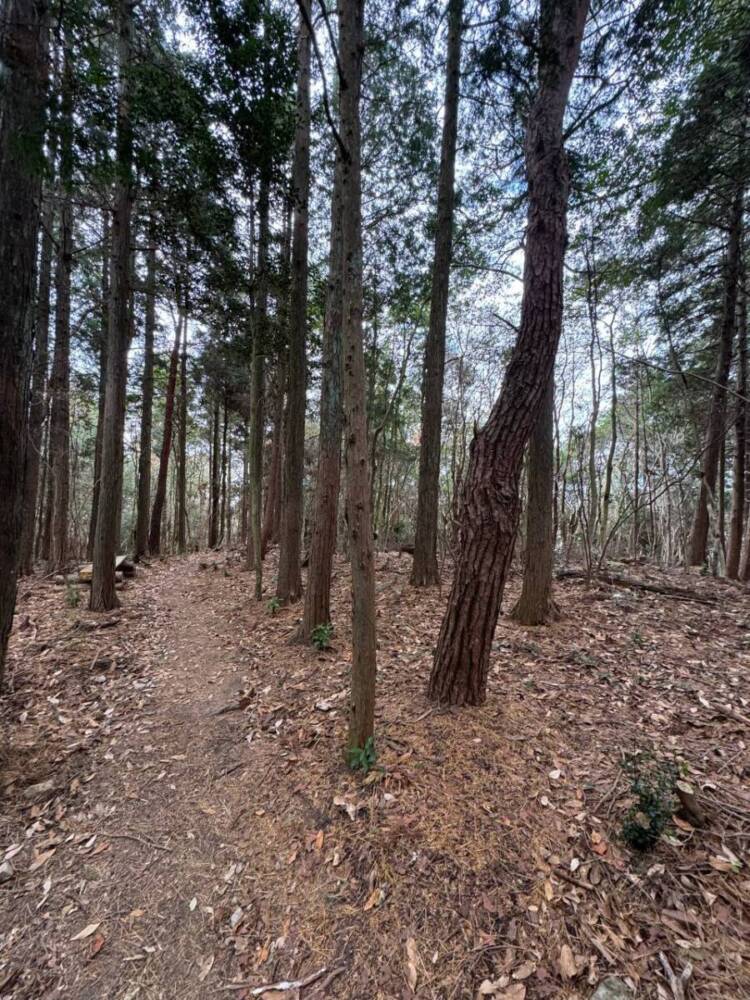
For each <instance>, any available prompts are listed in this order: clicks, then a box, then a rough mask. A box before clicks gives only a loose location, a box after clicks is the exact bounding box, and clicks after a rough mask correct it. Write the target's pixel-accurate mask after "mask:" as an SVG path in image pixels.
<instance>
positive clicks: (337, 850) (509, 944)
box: [0, 554, 750, 1000]
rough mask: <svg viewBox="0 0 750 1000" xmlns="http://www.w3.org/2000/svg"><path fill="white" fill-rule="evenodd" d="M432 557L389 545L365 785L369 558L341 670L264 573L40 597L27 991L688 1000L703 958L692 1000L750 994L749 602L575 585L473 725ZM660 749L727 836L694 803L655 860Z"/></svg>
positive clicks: (42, 585)
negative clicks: (649, 756) (633, 824)
mask: <svg viewBox="0 0 750 1000" xmlns="http://www.w3.org/2000/svg"><path fill="white" fill-rule="evenodd" d="M274 560H275V554H272V556H271V558H270V559H269V562H268V565H267V566H266V570H265V572H266V578H267V580H272V579H273V578H274V577H273V574H274V565H275V562H274ZM409 569H410V562H409V559H408V558H407V557H403V556H398V555H396V554H380V555H379V556H378V634H379V679H378V704H377V749H378V767H377V768H375V769H374V770H373V771H371V772H370V774H369V775H367V776H366V777H365V776H364V775H362V774H361V773H360V774H353V773H351V772H350V771H349V770H348V769H347V768H346V767H345V766H344V763H343V760H342V748H343V745H344V733H345V727H346V705H347V694H348V666H349V661H350V646H349V640H350V636H349V631H348V617H349V608H350V605H349V592H348V586H349V576H348V569H347V567H346V565H345V563H344V562H343V561H338V562H337V565H336V572H335V583H334V595H333V597H334V600H333V617H334V622H335V624H336V632H335V634H334V637H333V640H332V645H331V648H330V649H328V650H326V651H321V652H319V651H316V650H315V649H312V648H309V647H306V646H303V645H300V644H297V643H295V642H293V641H292V640H293V639H294V637H295V635H296V633H297V630H298V626H299V621H300V617H301V606H300V605H295V606H292V607H289V608H282V609H281V610H279V611H278V613H276V614H272V613H271V609H270V608H269V606H268V605H267V604H266V603H265V602H262V603H259V604H258V603H256V602H255V601H254V600H253V599H252V594H251V585H250V580H249V577H248V576H247V574H245V573H243V572H241V570H240V559H239V557H237V558H236V559H235V558H233V557H232V556H230V557H228V558H227V560H226V561H224V559H223V557H219V556H216V555H215V554H211V555H210V556H206V555H205V554H204V555H196V556H191V557H188V558H186V559H177V558H175V559H171V560H169V561H165V562H157V563H154V564H153V565H152V566H150V567H146V568H142V569H140V570H139V573H138V577H137V578H136V580H135V581H134V582H133V583H129V584H128V585H127V586H126V589H125V590H124V591H123V592H122V595H121V596H122V600H123V607H122V608H121V609H120V610H118V611H117V612H114V613H112V614H110V615H106V616H97V615H92V614H89V613H88V612H86V611H85V610H83V609H82V608H80V607H79V608H68V607H66V606H65V600H64V598H65V594H64V591H62V590H61V589H60V588H59V587H55V586H54V585H53V584H51V583H50V582H48V581H41V580H32V581H25V582H23V583H22V592H21V595H20V600H19V605H18V609H17V617H16V627H15V629H14V633H13V637H12V646H11V657H10V664H9V676H8V691H7V692H6V693H4V695H3V697H2V699H0V719H2V725H3V732H2V738H3V739H2V745H1V746H0V754H1V755H2V756H1V757H0V765H2V770H1V771H0V795H2V813H1V815H0V865H2V864H3V863H4V862H5V863H7V868H6V870H5V871H6V874H5V875H3V874H2V871H3V869H2V868H0V879H2V881H0V997H1V998H4V1000H31V998H34V1000H37V998H52V997H56V998H57V997H70V998H75V1000H95V998H97V1000H98V998H103V997H107V998H113V1000H136V998H137V1000H162V998H163V1000H193V998H201V1000H202V998H208V997H213V996H221V995H224V996H229V997H237V998H239V1000H243V998H249V997H250V996H252V995H253V994H252V993H251V990H252V989H253V988H257V987H260V986H263V985H266V984H271V983H274V982H276V981H277V980H292V981H294V980H305V979H308V978H310V977H315V978H313V979H312V981H310V982H309V984H308V985H301V986H299V987H296V988H289V989H284V990H279V989H277V990H275V991H270V992H266V993H265V994H264V996H265V997H266V1000H269V998H271V1000H272V998H273V997H274V996H276V997H279V998H287V1000H291V998H294V997H299V998H300V1000H313V998H315V1000H322V998H324V997H332V998H333V997H342V998H343V997H346V998H351V1000H373V998H379V1000H380V998H382V1000H386V998H387V1000H392V998H410V997H418V998H424V1000H427V998H434V1000H457V998H474V997H476V996H477V994H478V990H479V989H480V988H483V989H485V991H486V992H485V993H484V994H483V995H487V996H493V995H494V996H497V997H504V996H507V997H509V998H510V997H512V998H513V1000H517V998H521V997H525V1000H538V998H540V1000H541V998H547V997H556V998H558V997H559V998H568V1000H573V998H588V997H590V996H591V993H592V992H593V990H594V988H595V986H596V984H597V983H599V982H600V981H601V980H602V979H603V978H605V976H606V975H608V974H612V975H617V976H619V977H621V978H623V979H627V980H628V981H629V983H630V985H631V986H632V987H633V988H634V990H635V995H637V996H639V997H657V998H660V1000H661V998H667V1000H669V998H674V1000H679V997H678V993H677V992H675V990H676V989H677V988H678V987H677V986H675V985H674V983H675V982H677V981H678V980H679V976H680V975H681V973H682V972H684V971H686V970H687V967H688V965H690V966H691V967H692V974H691V976H690V978H689V979H688V980H687V983H688V987H687V993H686V996H688V997H690V998H691V1000H711V998H722V1000H732V998H736V1000H740V998H743V997H750V971H749V969H750V965H749V963H750V947H749V942H750V933H749V931H750V923H749V922H748V918H749V917H750V905H749V904H750V875H748V868H747V865H748V853H747V847H748V843H750V793H749V792H748V780H747V779H748V777H749V776H750V755H749V754H748V739H749V738H750V718H749V717H750V684H749V683H748V665H749V664H750V632H748V625H749V623H750V619H749V618H748V612H749V611H750V600H749V598H748V595H747V593H746V592H745V590H744V589H742V588H738V587H730V586H727V585H723V584H721V583H719V582H717V581H712V580H704V579H696V578H694V577H692V576H688V575H686V574H669V575H667V574H658V573H656V572H654V571H649V575H648V579H649V581H650V582H651V583H655V584H659V583H661V584H667V585H675V586H679V587H682V588H690V589H691V591H693V592H695V593H696V594H697V595H699V596H701V597H703V598H705V599H707V600H708V603H694V602H693V603H687V602H681V601H679V600H674V599H669V598H668V596H667V595H660V594H658V593H653V592H642V593H640V592H635V593H634V592H626V591H621V590H618V589H616V588H613V587H611V586H607V585H604V584H597V585H595V586H593V587H591V588H590V589H587V588H586V587H585V585H584V583H583V582H582V581H579V580H575V581H574V580H566V581H562V582H558V583H556V586H555V596H556V600H557V603H558V604H559V605H560V607H561V610H562V612H563V617H562V619H561V620H560V621H559V622H556V623H554V624H553V625H550V626H547V627H543V628H524V627H522V626H520V625H518V624H516V623H515V622H513V621H511V620H509V619H508V618H506V617H503V618H501V620H500V622H499V624H498V629H497V633H496V637H495V640H496V641H495V657H494V662H493V666H492V669H491V677H490V688H489V697H488V701H487V704H486V705H485V706H483V707H482V708H480V709H468V710H461V711H455V710H453V711H451V710H443V709H439V708H437V707H435V706H434V705H432V704H431V703H430V702H428V701H427V700H426V698H425V695H424V689H425V683H426V679H427V675H428V673H429V668H430V663H431V651H432V648H433V646H434V642H435V638H436V636H437V632H438V629H439V624H440V619H441V615H442V612H443V609H444V602H445V599H446V592H443V593H442V594H441V593H439V592H437V591H417V590H414V589H412V588H411V587H410V586H409V584H408V573H409ZM633 572H634V571H633V570H632V569H631V570H630V571H629V574H630V575H633ZM639 574H640V575H641V576H643V573H642V571H641V569H639ZM644 578H645V577H644ZM516 590H517V587H516V586H515V585H511V587H510V588H509V593H508V594H507V595H506V598H505V601H504V606H505V607H506V608H510V607H512V605H513V601H514V597H515V592H516ZM82 593H83V594H84V595H85V592H82ZM637 750H647V751H650V752H652V753H654V754H656V755H657V756H658V757H664V758H668V759H669V760H671V761H674V762H676V764H677V765H678V766H679V768H680V771H681V773H682V775H683V777H684V778H686V779H687V780H688V781H689V782H690V783H691V785H692V786H693V787H694V789H695V790H696V792H697V794H698V798H699V801H700V803H701V806H702V808H703V809H704V810H705V812H706V813H707V817H708V821H707V824H706V825H705V827H703V828H701V829H697V828H694V827H693V825H692V824H691V823H690V822H688V821H687V820H686V819H685V818H680V815H679V814H678V815H676V817H675V819H674V820H673V823H672V824H671V825H670V827H669V829H668V831H667V833H666V834H665V835H664V836H663V837H662V839H661V840H660V842H659V844H658V845H657V847H656V848H655V849H654V850H653V851H651V852H649V853H647V854H643V855H639V854H633V853H631V852H630V851H629V850H628V849H627V848H626V847H625V845H624V844H623V843H622V842H621V841H620V840H619V838H618V831H619V829H620V826H621V823H622V818H623V816H624V815H625V812H626V810H627V808H628V803H629V800H628V786H627V779H626V778H625V776H624V774H623V771H622V768H621V761H622V755H623V753H627V752H630V751H637ZM36 786H40V787H36ZM665 960H666V962H667V965H668V966H669V968H670V969H671V970H673V971H674V974H675V979H674V980H673V982H672V984H671V985H670V979H669V975H668V974H667V973H666V972H665V969H666V966H665V964H664V963H665ZM320 970H324V971H323V972H322V973H321V974H320V975H317V973H318V972H320ZM483 983H484V984H485V985H484V987H482V984H483ZM490 985H491V987H492V989H491V990H490ZM678 985H679V984H678ZM480 995H481V994H480Z"/></svg>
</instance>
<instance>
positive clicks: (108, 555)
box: [90, 0, 134, 611]
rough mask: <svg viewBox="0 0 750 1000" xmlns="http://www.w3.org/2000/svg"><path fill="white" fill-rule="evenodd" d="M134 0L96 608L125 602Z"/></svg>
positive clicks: (123, 40)
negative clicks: (120, 574) (118, 576)
mask: <svg viewBox="0 0 750 1000" xmlns="http://www.w3.org/2000/svg"><path fill="white" fill-rule="evenodd" d="M133 8H134V0H119V3H118V7H117V22H118V23H117V35H118V38H117V71H118V72H117V134H116V141H115V162H116V165H117V178H116V180H115V185H114V199H113V201H114V211H113V213H112V271H111V282H112V295H111V305H110V315H109V339H108V344H107V385H106V392H105V398H104V427H103V434H102V474H101V480H100V487H99V513H98V515H97V519H96V535H95V538H94V558H93V575H92V579H91V603H90V608H91V610H92V611H108V610H110V609H111V608H116V607H117V606H118V605H119V603H120V602H119V601H118V599H117V592H116V590H115V556H116V554H117V544H118V541H119V537H118V536H119V533H120V519H119V515H120V510H121V495H122V477H123V430H124V426H125V405H126V396H125V391H126V385H127V376H128V345H129V343H130V332H131V326H130V319H129V315H128V305H129V303H130V284H131V281H130V278H131V275H130V267H131V254H130V222H131V213H132V205H133V192H132V166H133V134H132V125H131V120H130V99H131V90H132V87H131V72H132V67H131V45H132V39H131V34H132V15H133Z"/></svg>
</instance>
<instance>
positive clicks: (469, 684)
mask: <svg viewBox="0 0 750 1000" xmlns="http://www.w3.org/2000/svg"><path fill="white" fill-rule="evenodd" d="M587 12H588V0H543V2H542V4H541V11H540V45H539V70H538V72H539V86H538V91H537V95H536V98H535V100H534V103H533V105H532V108H531V111H530V114H529V120H528V123H527V127H526V142H525V157H526V175H527V180H528V225H527V230H526V252H525V260H524V289H523V300H522V305H521V326H520V331H519V335H518V340H517V341H516V344H515V347H514V349H513V354H512V356H511V359H510V362H509V364H508V369H507V371H506V375H505V380H504V383H503V387H502V390H501V392H500V396H499V398H498V400H497V402H496V403H495V405H494V406H493V408H492V412H491V413H490V417H489V419H488V421H487V423H486V424H485V426H484V427H483V428H482V429H481V430H480V431H479V432H478V433H477V434H476V436H475V438H474V441H473V442H472V447H471V459H470V463H469V470H468V473H467V477H466V484H465V487H464V491H463V498H462V510H461V537H460V546H459V554H458V559H457V562H456V569H455V574H454V578H453V585H452V588H451V595H450V600H449V603H448V609H447V611H446V614H445V617H444V619H443V624H442V627H441V630H440V638H439V640H438V645H437V649H436V652H435V661H434V664H433V668H432V673H431V676H430V681H429V688H428V692H429V695H430V697H431V698H432V699H434V700H436V701H439V702H444V703H450V704H456V705H464V704H473V705H477V704H481V703H482V702H483V701H484V698H485V695H486V687H487V673H488V670H489V660H490V652H491V649H492V642H493V637H494V632H495V626H496V624H497V617H498V614H499V612H500V603H501V601H502V596H503V589H504V587H505V580H506V577H507V573H508V569H509V566H510V560H511V557H512V554H513V545H514V543H515V538H516V531H517V528H518V517H519V499H518V490H519V477H520V471H521V463H522V461H523V451H524V447H525V445H526V441H527V440H528V438H529V435H530V434H531V431H532V429H533V427H534V424H535V422H536V420H537V419H538V415H539V411H540V408H541V404H542V398H543V396H544V393H545V392H546V390H547V387H548V385H549V382H550V379H551V377H552V370H553V366H554V360H555V353H556V351H557V344H558V341H559V337H560V329H561V326H562V305H563V298H562V295H563V293H562V271H563V259H564V255H565V245H566V239H567V227H566V215H567V204H568V192H569V187H570V178H569V171H568V163H567V158H566V155H565V149H564V144H563V132H562V126H563V117H564V114H565V108H566V105H567V99H568V93H569V91H570V85H571V82H572V79H573V74H574V72H575V68H576V66H577V64H578V57H579V53H580V46H581V39H582V36H583V29H584V24H585V21H586V15H587Z"/></svg>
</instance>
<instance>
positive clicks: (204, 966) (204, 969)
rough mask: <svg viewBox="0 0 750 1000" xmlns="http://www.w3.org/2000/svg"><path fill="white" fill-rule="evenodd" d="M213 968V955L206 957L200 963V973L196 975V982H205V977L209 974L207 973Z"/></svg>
mask: <svg viewBox="0 0 750 1000" xmlns="http://www.w3.org/2000/svg"><path fill="white" fill-rule="evenodd" d="M213 967H214V956H213V955H207V956H206V957H205V958H204V959H203V960H202V961H201V969H200V972H199V973H198V980H199V982H201V983H202V982H204V981H205V979H206V976H207V975H208V974H209V972H210V971H211V969H213Z"/></svg>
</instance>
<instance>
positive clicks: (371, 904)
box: [364, 889, 385, 910]
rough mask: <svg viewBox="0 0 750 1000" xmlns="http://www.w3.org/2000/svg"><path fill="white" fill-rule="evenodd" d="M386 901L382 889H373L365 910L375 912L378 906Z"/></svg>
mask: <svg viewBox="0 0 750 1000" xmlns="http://www.w3.org/2000/svg"><path fill="white" fill-rule="evenodd" d="M384 899H385V893H384V892H383V890H382V889H373V890H372V892H371V893H370V895H369V896H368V897H367V902H366V903H365V907H364V908H365V910H373V909H375V907H376V906H380V904H381V903H382V902H383V900H384Z"/></svg>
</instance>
